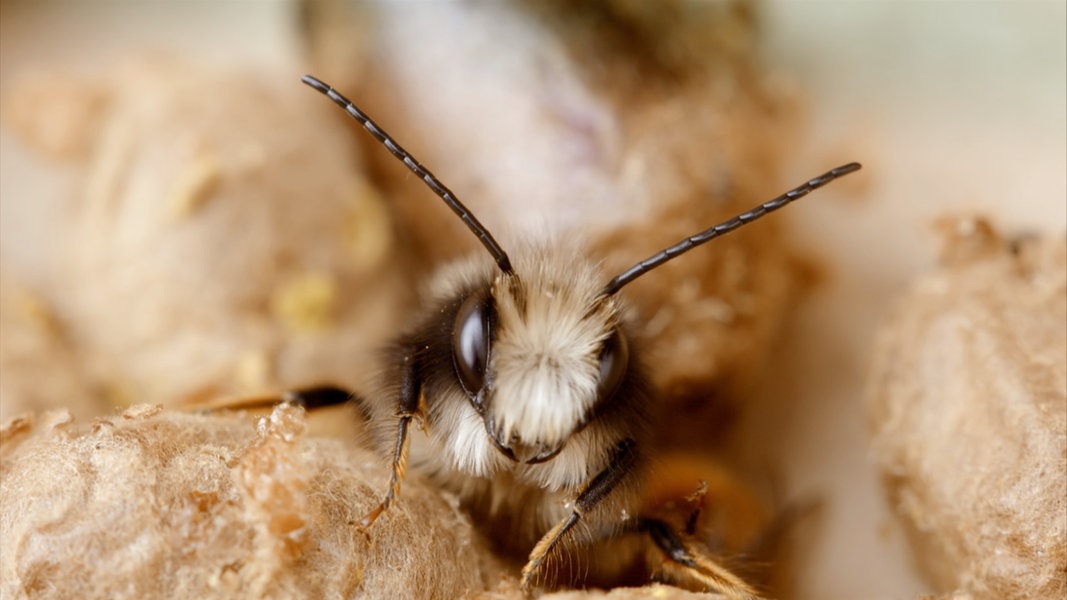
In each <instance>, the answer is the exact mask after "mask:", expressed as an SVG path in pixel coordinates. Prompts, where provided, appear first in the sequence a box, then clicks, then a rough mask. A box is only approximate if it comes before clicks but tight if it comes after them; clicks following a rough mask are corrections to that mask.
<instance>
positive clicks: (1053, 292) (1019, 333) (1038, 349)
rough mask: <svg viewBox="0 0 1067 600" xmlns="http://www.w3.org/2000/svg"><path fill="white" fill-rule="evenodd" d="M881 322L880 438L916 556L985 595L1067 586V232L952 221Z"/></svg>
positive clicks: (874, 413) (875, 412) (943, 581)
mask: <svg viewBox="0 0 1067 600" xmlns="http://www.w3.org/2000/svg"><path fill="white" fill-rule="evenodd" d="M947 227H948V229H949V232H950V235H949V239H948V242H947V244H946V248H945V252H944V255H943V259H944V263H945V264H944V265H943V267H942V268H941V269H940V270H939V271H937V272H935V273H933V274H931V275H929V276H926V277H924V278H923V279H920V280H919V281H917V282H916V283H915V284H914V285H913V286H912V287H911V289H910V291H908V292H907V293H906V294H905V296H904V297H903V298H902V299H901V300H900V301H899V303H898V304H897V306H896V308H895V311H894V312H893V314H892V315H891V316H890V317H889V319H888V321H887V323H886V324H885V326H884V327H883V329H882V332H881V334H880V337H879V339H878V344H877V347H876V353H875V362H874V369H873V377H872V389H871V398H870V420H871V424H872V426H873V428H874V451H875V456H876V458H877V460H878V462H879V463H880V465H881V468H882V472H883V474H884V477H885V481H886V483H887V486H888V490H889V495H890V498H891V502H892V505H893V507H894V508H895V509H896V511H897V512H898V513H899V515H900V516H901V517H902V520H903V521H904V522H905V523H906V524H907V525H908V527H909V530H910V531H911V533H913V534H914V535H912V542H913V547H914V550H915V552H916V557H917V561H918V563H919V564H920V565H922V567H923V568H924V570H925V571H926V572H927V573H928V575H929V576H930V578H931V579H932V581H933V582H935V583H936V585H938V586H939V587H940V588H941V589H943V590H954V589H961V590H964V591H966V592H969V593H970V594H972V595H973V597H974V598H976V599H983V598H989V599H993V598H1019V599H1022V598H1029V599H1032V598H1049V599H1051V598H1063V597H1064V594H1065V592H1067V462H1065V461H1067V240H1065V239H1064V237H1063V236H1057V237H1050V238H1046V239H1027V238H1022V239H1020V240H1018V241H1017V242H1016V243H1015V244H1014V246H1011V245H1009V244H1007V243H1005V242H1004V241H1003V240H1001V239H1000V238H999V237H998V236H997V234H996V233H995V231H994V230H993V228H992V227H991V226H990V225H989V224H988V223H987V222H985V221H983V220H981V219H975V218H962V219H958V220H955V221H950V222H948V224H947Z"/></svg>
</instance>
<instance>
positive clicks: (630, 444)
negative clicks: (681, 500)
mask: <svg viewBox="0 0 1067 600" xmlns="http://www.w3.org/2000/svg"><path fill="white" fill-rule="evenodd" d="M636 446H637V444H636V443H635V442H634V441H633V440H630V439H626V440H623V441H621V442H619V445H618V446H616V448H615V453H614V454H613V455H612V457H611V460H610V461H609V462H608V466H607V467H606V468H605V469H604V470H603V471H601V472H600V473H598V474H597V476H596V477H594V478H593V479H592V481H590V482H589V483H587V484H586V485H585V488H583V489H582V491H581V493H579V494H578V496H577V497H576V498H575V499H574V502H573V503H572V506H573V507H574V508H573V510H572V512H571V514H570V515H569V516H568V517H567V518H566V519H564V520H562V521H560V522H559V523H558V524H557V525H556V526H555V527H553V528H552V529H551V530H549V532H548V533H546V534H545V535H544V536H543V537H542V538H541V540H540V541H539V542H537V545H536V546H534V549H533V551H532V552H530V558H529V559H528V560H527V562H526V566H524V567H523V568H522V582H521V584H520V586H521V588H522V591H523V593H525V594H527V595H529V594H530V593H531V592H532V591H533V586H534V583H535V578H536V576H537V574H538V573H539V571H540V569H541V566H542V565H543V564H544V562H545V559H547V558H548V556H549V554H551V553H552V551H553V550H554V549H555V548H556V546H558V545H559V543H560V542H561V541H562V540H563V539H564V536H565V535H566V534H567V532H569V531H570V530H571V529H572V528H573V527H574V526H575V525H577V524H578V521H580V520H581V519H582V517H583V516H585V515H586V514H588V513H589V511H590V510H592V509H593V508H594V507H596V505H597V504H599V503H600V501H601V500H603V499H604V498H605V497H607V495H608V494H610V493H611V491H612V490H614V489H615V488H616V486H618V484H619V482H621V481H622V480H623V478H624V477H626V476H627V475H628V474H630V473H631V472H632V471H633V466H634V464H635V463H636V462H637V448H636Z"/></svg>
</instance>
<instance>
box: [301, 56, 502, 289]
mask: <svg viewBox="0 0 1067 600" xmlns="http://www.w3.org/2000/svg"><path fill="white" fill-rule="evenodd" d="M300 81H302V82H304V83H305V84H307V85H309V86H311V87H312V88H314V89H315V90H317V91H319V92H321V93H322V94H324V95H325V96H326V97H327V98H329V99H330V100H333V102H334V104H336V105H338V106H340V107H341V108H343V109H344V111H345V112H346V113H348V115H349V116H350V117H352V118H353V119H355V120H356V121H359V124H360V125H362V126H363V128H364V129H366V130H367V133H369V134H371V135H372V136H374V138H375V139H377V140H378V141H379V142H381V143H382V145H383V146H385V148H386V150H389V152H391V153H392V154H393V156H395V157H397V158H399V159H400V162H402V163H404V165H405V166H406V167H407V168H408V169H411V172H412V173H414V174H416V175H418V176H419V178H420V179H422V181H423V183H425V184H426V186H427V187H429V188H430V189H431V190H433V193H435V194H437V195H438V196H439V197H440V198H441V199H442V200H444V201H445V204H447V205H448V207H449V208H451V209H452V212H454V213H456V215H457V216H458V217H459V218H460V219H461V220H462V221H463V223H464V224H465V225H466V226H467V228H468V229H470V230H471V232H473V233H474V235H476V236H478V241H480V242H481V243H482V245H483V246H485V249H486V250H488V251H489V254H492V255H493V258H494V259H495V260H496V264H497V266H498V267H500V270H501V271H503V272H504V273H506V274H508V275H514V273H515V271H514V269H512V268H511V260H510V259H508V255H507V253H505V252H504V249H503V248H501V247H500V244H498V243H497V242H496V240H495V239H493V235H492V234H491V233H489V230H488V229H486V228H485V226H484V225H482V224H481V222H480V221H478V219H477V217H475V216H474V214H473V213H471V211H470V210H469V209H468V208H467V207H466V206H464V205H463V203H462V202H460V201H459V198H456V195H455V194H454V193H452V190H450V189H448V188H447V187H446V186H445V184H443V183H441V181H440V180H439V179H437V177H435V176H434V174H433V173H431V172H430V170H429V169H427V168H426V167H424V166H422V165H421V164H419V161H417V160H415V157H413V156H412V155H411V154H410V153H408V151H407V150H404V148H403V147H401V146H400V144H398V143H396V140H394V139H393V138H392V136H390V135H389V134H388V133H386V132H385V130H383V129H382V128H381V127H379V126H378V124H377V123H375V122H374V121H373V120H372V119H371V118H370V117H368V116H367V115H366V113H364V112H363V111H362V110H360V109H359V107H358V106H356V105H355V104H352V101H351V100H349V99H348V98H345V97H344V96H343V95H342V94H341V93H340V92H338V91H337V90H335V89H333V88H332V87H330V86H329V85H327V84H325V83H323V82H322V81H320V80H319V79H316V78H315V77H312V76H311V75H304V76H303V77H302V78H300Z"/></svg>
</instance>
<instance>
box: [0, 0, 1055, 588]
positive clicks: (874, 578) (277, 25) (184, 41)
mask: <svg viewBox="0 0 1067 600" xmlns="http://www.w3.org/2000/svg"><path fill="white" fill-rule="evenodd" d="M403 4H405V5H406V6H407V8H409V9H410V10H413V11H418V10H419V8H420V6H423V5H424V4H428V3H421V2H407V3H403ZM305 8H306V7H305ZM302 14H304V13H302V12H301V10H300V6H298V5H297V3H295V2H292V1H287V0H263V1H260V2H238V1H233V2H231V1H218V0H216V1H210V2H209V1H191V0H183V1H177V0H175V1H170V2H167V1H152V2H134V1H103V0H99V1H98V0H73V1H67V2H62V1H45V2H42V1H15V0H4V1H3V2H0V100H2V103H0V111H2V113H3V114H2V115H0V122H2V123H3V127H2V128H0V265H2V266H3V269H4V270H5V271H6V272H7V273H10V274H12V275H13V276H14V277H16V278H17V279H18V280H19V281H20V282H23V283H25V284H26V285H29V286H31V287H32V286H40V287H47V286H49V285H53V284H54V282H55V281H54V277H55V275H54V269H55V265H54V264H53V263H54V260H55V256H54V255H55V252H56V248H57V247H58V245H59V244H60V243H61V242H62V240H57V239H56V229H55V225H54V224H55V222H57V221H58V220H61V219H62V213H63V212H64V210H65V207H66V206H67V205H68V202H69V199H68V196H69V195H70V190H71V189H72V188H73V187H74V186H76V185H77V184H76V182H77V181H79V178H80V177H83V176H84V167H79V166H78V165H77V163H76V161H69V160H58V161H56V160H51V159H48V160H46V159H43V158H42V156H41V154H40V153H39V152H35V151H34V150H32V149H30V148H29V147H28V145H27V143H26V142H25V141H24V139H22V138H20V136H19V135H17V134H16V133H14V132H13V127H12V118H13V111H17V110H19V108H18V107H17V106H15V105H14V104H13V103H12V101H11V95H10V92H11V90H12V89H13V88H14V87H15V86H17V85H19V83H20V82H24V81H26V78H27V77H30V76H34V74H35V73H60V74H62V75H61V77H60V83H59V84H54V85H49V86H46V89H49V90H51V93H52V94H57V95H61V96H66V102H56V107H57V112H56V118H55V120H54V121H52V124H53V125H57V126H58V125H61V124H63V123H64V122H65V121H64V120H63V118H64V116H65V115H68V116H69V113H61V112H59V110H60V108H59V107H63V108H62V110H63V111H70V110H72V109H71V108H70V107H69V104H70V102H69V100H70V98H71V97H73V98H78V97H82V98H84V101H85V103H86V104H91V103H92V102H93V101H94V97H93V93H92V92H91V91H87V89H88V88H87V87H86V85H85V82H86V81H90V82H91V81H94V80H98V79H100V78H101V77H102V76H101V73H103V72H105V71H106V70H107V69H109V68H112V67H113V65H115V64H118V63H119V62H121V61H123V60H125V59H128V58H130V57H131V56H136V55H139V54H144V55H146V56H147V55H177V56H180V57H182V58H183V59H189V60H191V61H194V62H202V63H206V64H210V65H212V67H219V68H240V69H249V70H252V71H255V72H257V73H259V74H260V76H261V78H264V79H266V80H272V81H274V82H275V85H282V86H298V85H299V83H298V79H299V76H300V75H301V74H302V73H304V72H306V71H308V70H309V67H310V64H311V61H310V60H309V59H308V58H307V54H306V48H307V45H306V35H307V29H306V22H305V20H304V19H303V18H302V17H301V15H302ZM754 19H755V25H754V30H755V36H756V44H755V52H757V53H758V59H759V61H760V63H761V65H762V68H763V69H764V70H765V71H766V73H767V74H768V77H769V78H770V81H771V89H773V90H776V91H777V92H778V93H780V94H781V95H782V96H783V97H786V98H789V99H790V101H791V102H793V103H795V106H796V107H797V108H796V110H797V111H798V114H799V115H800V119H799V122H800V125H799V133H797V132H795V131H794V132H790V134H789V135H783V137H782V143H784V144H788V145H789V147H788V148H787V149H786V150H785V152H784V156H785V158H784V159H783V160H781V161H780V172H778V173H775V174H773V179H774V180H776V181H785V182H787V183H796V182H799V181H803V180H804V179H805V178H807V177H809V176H811V175H814V174H815V172H813V170H812V169H813V166H814V168H815V169H816V171H818V170H819V169H821V168H823V167H828V166H831V165H834V164H838V163H840V162H845V161H847V160H857V161H860V162H862V163H863V164H864V170H863V172H862V173H861V174H860V175H858V176H855V177H854V179H850V180H848V182H847V183H846V182H842V183H841V184H839V185H840V186H841V187H840V189H834V190H829V189H828V190H827V192H826V193H825V195H824V194H823V193H822V192H820V195H819V196H818V198H817V199H816V198H813V199H812V200H811V201H807V200H806V201H805V203H804V208H803V210H791V211H789V214H788V217H787V218H786V223H787V225H788V226H787V227H784V228H783V231H784V235H785V236H786V237H787V239H788V243H789V245H790V246H792V247H797V248H803V251H804V253H805V255H806V256H808V257H810V258H811V260H812V262H813V263H814V264H817V265H819V277H818V280H819V282H818V284H817V285H813V286H811V288H810V289H809V290H808V291H807V293H806V294H805V295H804V296H803V298H802V299H801V300H799V301H798V302H797V304H796V305H795V307H794V309H795V310H793V311H792V312H791V313H790V314H789V315H788V316H787V318H786V320H785V324H784V334H783V336H782V339H783V340H784V341H783V342H782V343H780V344H778V345H776V346H775V347H774V348H773V349H772V350H771V357H770V364H771V369H770V371H769V372H771V373H773V377H767V378H765V379H764V380H763V381H762V382H761V383H760V385H759V386H758V392H757V393H756V395H755V397H754V399H753V401H752V403H751V405H750V406H749V407H748V410H747V411H746V413H745V414H744V420H743V422H742V424H741V433H740V434H739V435H738V439H740V440H742V441H741V444H742V445H743V446H745V447H746V451H745V453H744V455H745V456H746V457H748V458H747V460H749V461H750V466H751V467H752V468H753V469H756V470H759V469H766V468H767V465H766V463H767V461H768V460H771V459H768V458H767V457H768V456H772V457H775V458H774V459H773V460H774V463H775V464H774V465H773V472H774V475H775V477H777V478H780V479H781V481H780V482H778V483H777V485H779V486H780V487H781V488H782V489H783V490H784V492H783V493H784V494H785V495H786V496H789V497H803V496H806V495H808V496H810V495H815V496H818V497H820V498H822V499H823V501H824V503H825V510H823V511H822V514H821V517H820V520H819V524H818V526H817V527H816V528H815V529H814V530H813V531H812V532H811V538H810V539H809V540H805V546H804V547H805V552H804V553H803V554H801V555H800V556H797V557H796V558H795V560H796V561H797V563H798V564H797V569H796V571H797V573H798V575H797V582H796V585H795V593H796V596H795V597H797V598H812V599H815V598H818V599H829V600H832V599H856V598H870V599H882V598H884V599H890V598H914V597H916V596H917V595H918V594H920V593H923V592H933V591H935V590H932V589H930V587H929V584H927V583H925V582H924V581H922V579H921V578H920V577H919V576H918V575H917V574H916V569H915V568H914V565H912V564H911V560H910V558H909V556H908V552H907V550H906V546H905V540H904V539H903V536H902V533H901V531H900V530H899V528H898V526H897V525H896V524H895V522H894V520H893V518H892V516H891V515H890V513H889V511H888V509H887V507H886V506H885V503H884V500H883V495H882V491H881V489H880V487H879V481H878V475H877V473H876V471H875V469H874V467H873V466H872V464H871V460H870V456H869V450H868V441H869V435H868V429H867V424H866V422H865V414H864V407H863V401H864V400H863V399H864V393H865V391H864V389H865V380H866V370H867V367H868V361H869V356H870V347H871V341H872V338H873V336H874V333H875V331H876V328H877V326H878V323H879V322H880V319H881V318H882V316H883V315H884V314H885V313H886V311H887V310H888V309H889V307H890V305H891V303H892V300H893V298H894V296H895V295H897V294H898V293H899V291H900V290H902V289H903V288H904V287H905V286H906V285H907V283H908V281H910V280H912V279H913V278H914V277H915V276H917V275H918V274H921V273H923V272H926V271H929V270H930V269H932V268H933V267H934V266H935V265H936V264H937V259H938V252H939V239H940V238H939V235H938V233H937V227H936V225H935V224H936V222H937V221H938V219H939V218H941V217H944V216H949V215H968V214H980V215H985V216H987V217H989V218H990V220H991V221H992V222H993V223H994V224H995V226H996V227H997V228H998V229H1000V230H1001V231H1003V232H1005V233H1006V234H1007V235H1009V236H1010V235H1027V234H1047V235H1057V236H1062V235H1064V229H1065V228H1067V167H1065V165H1067V108H1065V107H1067V37H1065V35H1067V34H1065V31H1067V25H1065V23H1067V4H1065V3H1063V2H1060V1H1054V0H1049V1H1041V0H1029V1H988V2H987V1H974V2H935V1H909V2H898V1H865V2H847V1H818V2H814V1H813V2H800V1H788V0H766V1H764V2H760V3H758V4H757V5H755V10H754ZM57 77H59V76H57ZM63 78H68V79H63ZM62 81H76V82H78V83H75V84H71V85H63V84H62ZM220 85H225V82H220ZM90 87H91V86H90ZM118 93H119V94H130V95H136V94H137V93H138V90H137V89H128V90H121V89H120V90H119V91H118ZM317 100H318V99H313V100H312V102H315V101H317ZM250 101H254V99H252V98H250ZM39 102H40V103H41V104H39V105H38V106H48V105H49V103H50V102H51V100H49V98H48V97H47V95H46V96H43V97H40V98H39ZM276 126H277V127H278V128H299V127H301V123H300V122H284V123H276ZM35 127H36V131H37V133H38V134H40V132H41V131H45V134H43V135H49V134H48V131H47V129H48V122H46V123H44V124H41V123H37V124H36V125H35ZM42 128H43V129H42ZM16 129H17V127H16ZM68 133H69V132H68ZM54 135H55V136H58V138H59V139H62V138H63V135H64V134H63V132H62V131H61V132H58V133H54ZM405 139H406V138H405ZM842 158H843V159H844V160H842ZM118 160H121V158H120V159H118ZM439 174H441V173H439ZM753 200H758V199H753ZM2 333H3V334H4V335H5V336H6V335H8V333H9V331H6V330H5V331H4V332H2ZM253 363H254V361H253ZM3 375H4V376H10V372H7V373H4V374H3ZM783 398H788V399H789V401H788V402H784V401H783V400H782V399H783ZM9 416H11V415H10V414H8V413H5V414H4V418H7V417H9Z"/></svg>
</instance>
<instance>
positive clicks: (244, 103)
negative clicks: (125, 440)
mask: <svg viewBox="0 0 1067 600" xmlns="http://www.w3.org/2000/svg"><path fill="white" fill-rule="evenodd" d="M49 81H52V82H53V84H54V88H53V89H52V90H51V91H52V92H53V93H54V94H55V97H56V98H66V101H67V102H71V103H76V102H79V101H80V100H81V99H80V97H78V96H77V95H75V96H73V97H68V96H66V95H63V94H62V93H61V90H62V86H63V84H64V80H62V79H59V78H54V79H53V80H49ZM287 81H288V82H287V83H283V82H278V83H271V84H267V83H265V82H264V79H263V78H260V77H257V76H254V75H251V74H242V73H232V72H215V71H212V70H210V69H206V68H200V67H195V66H192V65H189V64H185V63H181V62H178V61H171V60H164V59H158V58H157V59H150V60H140V61H134V62H131V63H128V64H124V65H122V66H120V67H118V68H115V69H114V70H113V71H111V72H110V73H108V74H107V75H106V76H103V77H100V78H99V80H98V81H97V86H98V87H99V88H100V89H99V90H97V92H98V95H99V97H100V102H101V103H103V106H104V107H105V108H106V110H104V109H101V111H99V112H100V113H101V114H102V117H101V116H96V115H97V113H92V115H94V119H96V121H98V122H94V124H93V127H92V128H91V131H92V132H94V135H93V136H92V138H91V140H90V143H89V144H88V149H87V150H86V153H85V156H84V160H85V161H86V162H87V163H88V175H87V179H86V181H85V182H84V185H83V189H82V190H81V192H80V193H76V194H74V195H75V196H76V197H78V199H79V200H80V203H78V204H77V205H76V206H72V207H71V208H70V210H69V211H68V215H69V216H70V218H71V220H72V221H73V225H72V230H71V231H67V230H66V229H63V230H62V233H61V234H59V235H57V237H59V238H62V239H64V240H65V241H66V242H68V244H67V245H65V246H64V247H63V248H62V249H61V251H62V253H63V256H62V258H61V260H60V262H61V263H63V264H64V266H65V270H64V278H63V279H62V289H48V290H42V291H43V292H44V293H45V295H46V297H49V296H50V297H51V300H52V301H53V302H55V303H56V305H57V307H58V310H59V311H60V312H61V313H62V314H63V315H64V317H65V318H66V319H67V321H68V323H69V326H70V332H69V333H70V342H71V348H72V350H71V352H73V353H75V354H76V355H77V356H78V357H79V359H80V360H82V361H83V363H84V365H83V368H84V369H86V370H87V371H88V372H90V373H91V374H92V375H93V376H94V377H95V378H96V379H97V380H98V381H99V382H100V386H101V388H103V389H105V390H111V392H109V393H108V394H107V395H108V396H109V398H110V399H111V400H112V401H114V402H117V403H126V402H131V401H133V399H134V398H136V399H137V400H139V401H143V400H152V401H160V402H165V403H170V404H173V403H176V402H180V401H189V400H198V399H203V398H204V397H208V396H212V395H217V394H220V393H242V392H261V391H264V390H269V389H273V390H280V389H284V388H287V387H295V386H299V385H308V384H315V383H321V382H324V381H329V382H334V383H339V384H344V385H348V386H352V387H360V386H362V385H363V384H364V382H365V379H367V378H368V374H369V373H370V372H372V371H373V370H374V367H373V366H372V362H373V361H372V357H373V356H374V352H375V349H376V348H377V346H379V345H380V344H382V343H384V341H385V340H386V339H387V338H388V337H389V336H391V335H392V334H393V331H394V327H395V324H396V323H397V322H398V320H399V318H400V316H401V314H402V311H403V308H404V306H405V302H406V300H407V298H408V292H407V290H408V287H409V286H408V285H407V281H406V278H405V277H406V275H405V273H406V271H405V270H404V269H402V268H398V264H399V265H402V264H403V262H404V261H403V256H402V254H403V253H402V252H401V250H402V247H400V246H398V245H396V243H395V240H394V237H393V233H392V231H393V230H392V225H391V219H390V216H389V213H388V210H387V209H386V208H385V207H384V205H383V201H382V198H381V197H380V196H379V195H378V193H377V191H376V190H375V189H374V187H373V186H372V185H371V184H370V183H369V182H368V181H367V180H366V179H365V177H364V176H363V174H362V173H361V172H360V169H359V162H358V154H357V153H356V151H355V148H354V147H353V145H352V144H351V142H350V141H349V140H347V139H346V138H345V135H344V130H343V128H341V127H339V126H338V124H337V121H335V120H334V118H335V115H333V114H332V113H331V110H330V107H328V106H325V105H323V104H322V103H320V102H316V101H315V100H316V99H315V98H314V97H310V96H308V92H307V90H306V89H304V88H303V87H302V86H300V84H299V81H298V80H297V79H292V80H287ZM38 87H40V86H38ZM133 90H135V91H136V93H131V91H133ZM31 91H32V92H35V93H38V94H40V93H43V92H40V90H38V89H37V87H35V88H33V90H29V91H23V92H21V93H25V94H29V93H30V92H31ZM12 95H13V96H16V97H19V95H20V91H19V90H18V89H15V90H13V91H12ZM250 98H254V99H255V101H254V102H250V101H249V99H250ZM55 101H56V102H59V101H60V100H59V99H57V100H55ZM47 108H51V105H48V107H47ZM27 110H29V108H27ZM85 116H86V118H89V113H86V115H85ZM27 118H29V117H27ZM25 135H27V136H28V137H31V138H32V137H33V136H34V135H37V134H36V133H35V132H34V130H29V131H27V132H26V133H25ZM29 141H31V143H32V139H31V140H29ZM249 356H255V357H257V358H258V360H256V361H255V363H254V364H252V363H251V362H250V360H249V359H248V357H249ZM251 367H254V368H251ZM250 385H251V386H254V387H249V386H250ZM132 390H135V391H136V393H131V391H132ZM54 397H55V398H57V399H58V396H54Z"/></svg>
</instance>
